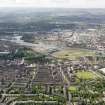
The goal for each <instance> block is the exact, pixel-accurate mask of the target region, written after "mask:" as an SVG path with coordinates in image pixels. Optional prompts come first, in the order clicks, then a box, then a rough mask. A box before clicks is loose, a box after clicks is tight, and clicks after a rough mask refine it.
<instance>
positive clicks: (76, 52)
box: [53, 48, 95, 60]
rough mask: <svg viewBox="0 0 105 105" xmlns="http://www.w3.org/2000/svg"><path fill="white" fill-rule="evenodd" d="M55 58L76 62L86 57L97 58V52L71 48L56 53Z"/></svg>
mask: <svg viewBox="0 0 105 105" xmlns="http://www.w3.org/2000/svg"><path fill="white" fill-rule="evenodd" d="M53 56H54V57H56V58H60V59H69V60H76V59H78V58H80V57H84V56H95V52H94V51H90V50H86V49H79V48H71V49H65V50H62V51H58V52H55V53H54V54H53Z"/></svg>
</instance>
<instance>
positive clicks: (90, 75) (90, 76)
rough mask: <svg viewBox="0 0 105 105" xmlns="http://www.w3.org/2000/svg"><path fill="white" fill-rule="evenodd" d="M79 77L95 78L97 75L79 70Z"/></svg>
mask: <svg viewBox="0 0 105 105" xmlns="http://www.w3.org/2000/svg"><path fill="white" fill-rule="evenodd" d="M76 76H77V78H79V79H84V80H89V79H95V78H96V75H95V74H94V73H92V72H90V71H79V72H77V73H76Z"/></svg>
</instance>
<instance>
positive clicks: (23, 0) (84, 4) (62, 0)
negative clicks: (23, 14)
mask: <svg viewBox="0 0 105 105" xmlns="http://www.w3.org/2000/svg"><path fill="white" fill-rule="evenodd" d="M8 6H9V7H16V6H22V7H29V6H34V7H55V8H57V7H58V8H105V0H0V7H8Z"/></svg>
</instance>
